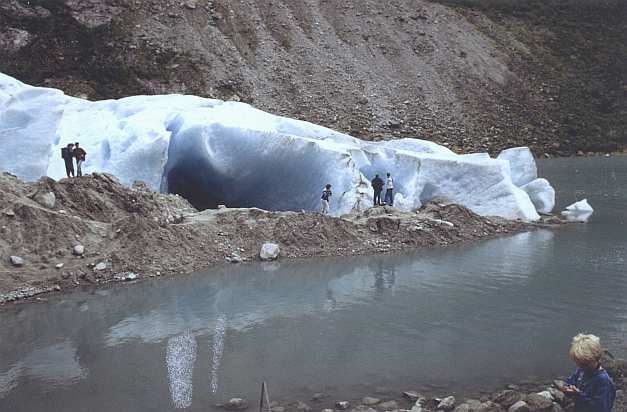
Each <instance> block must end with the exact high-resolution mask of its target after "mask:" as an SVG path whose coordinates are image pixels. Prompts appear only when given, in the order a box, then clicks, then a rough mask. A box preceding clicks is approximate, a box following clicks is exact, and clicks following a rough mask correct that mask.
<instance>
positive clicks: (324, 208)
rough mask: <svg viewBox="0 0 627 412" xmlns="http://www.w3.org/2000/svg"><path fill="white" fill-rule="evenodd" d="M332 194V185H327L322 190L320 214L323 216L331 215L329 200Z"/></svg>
mask: <svg viewBox="0 0 627 412" xmlns="http://www.w3.org/2000/svg"><path fill="white" fill-rule="evenodd" d="M332 194H333V193H331V185H329V184H327V185H326V186H325V187H324V189H323V190H322V197H321V198H320V213H322V214H323V215H327V214H329V198H330V197H331V195H332Z"/></svg>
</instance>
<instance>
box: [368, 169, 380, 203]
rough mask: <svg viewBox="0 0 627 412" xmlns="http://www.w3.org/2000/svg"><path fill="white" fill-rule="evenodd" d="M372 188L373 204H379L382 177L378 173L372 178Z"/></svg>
mask: <svg viewBox="0 0 627 412" xmlns="http://www.w3.org/2000/svg"><path fill="white" fill-rule="evenodd" d="M370 183H372V190H374V200H373V202H372V203H373V205H374V206H381V191H382V190H383V179H381V178H380V177H379V175H375V176H374V179H372V182H370Z"/></svg>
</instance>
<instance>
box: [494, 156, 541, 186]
mask: <svg viewBox="0 0 627 412" xmlns="http://www.w3.org/2000/svg"><path fill="white" fill-rule="evenodd" d="M497 159H502V160H507V161H508V162H509V164H510V170H511V176H512V182H513V183H514V184H515V185H516V186H518V187H520V186H522V185H525V184H527V183H529V182H531V181H532V180H535V179H536V178H537V177H538V169H537V167H536V161H535V160H534V158H533V154H532V153H531V150H529V148H528V147H512V148H511V149H506V150H503V151H502V152H501V153H499V155H498V156H497Z"/></svg>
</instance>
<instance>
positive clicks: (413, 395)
mask: <svg viewBox="0 0 627 412" xmlns="http://www.w3.org/2000/svg"><path fill="white" fill-rule="evenodd" d="M403 396H404V397H406V398H407V399H409V400H410V401H412V402H416V401H417V400H418V399H420V398H424V396H422V395H421V394H419V393H418V392H416V391H405V392H403Z"/></svg>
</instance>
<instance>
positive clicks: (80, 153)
mask: <svg viewBox="0 0 627 412" xmlns="http://www.w3.org/2000/svg"><path fill="white" fill-rule="evenodd" d="M74 146H75V147H74V150H73V151H72V153H73V154H74V157H75V158H76V176H82V175H83V169H82V168H81V167H82V166H83V163H85V156H87V152H86V151H85V150H83V148H82V147H79V146H78V142H76V143H74Z"/></svg>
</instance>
